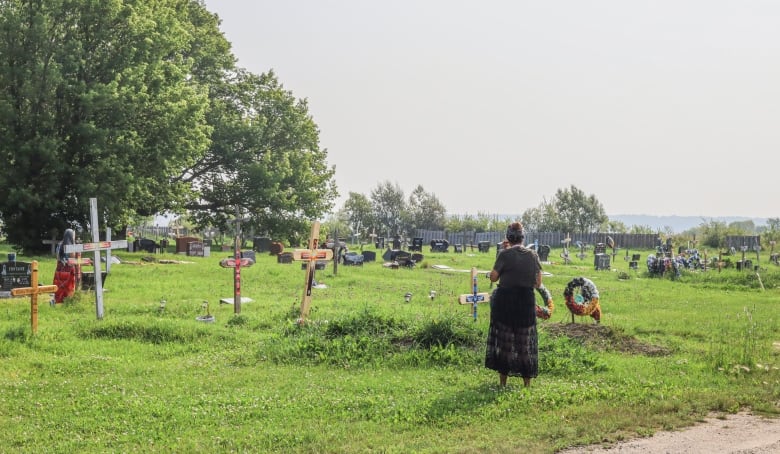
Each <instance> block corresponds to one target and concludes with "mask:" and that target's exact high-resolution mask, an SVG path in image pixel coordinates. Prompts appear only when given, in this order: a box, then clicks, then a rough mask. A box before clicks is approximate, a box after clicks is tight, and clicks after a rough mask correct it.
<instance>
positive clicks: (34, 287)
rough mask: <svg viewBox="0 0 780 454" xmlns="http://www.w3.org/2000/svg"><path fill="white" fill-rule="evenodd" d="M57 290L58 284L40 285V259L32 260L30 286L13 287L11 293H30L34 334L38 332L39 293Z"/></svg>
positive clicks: (31, 320) (18, 294)
mask: <svg viewBox="0 0 780 454" xmlns="http://www.w3.org/2000/svg"><path fill="white" fill-rule="evenodd" d="M56 291H57V286H56V285H38V261H36V260H33V261H32V276H31V277H30V286H29V287H20V288H15V289H11V295H13V296H24V295H30V326H31V328H32V332H33V334H35V333H37V332H38V295H39V294H41V293H52V292H56Z"/></svg>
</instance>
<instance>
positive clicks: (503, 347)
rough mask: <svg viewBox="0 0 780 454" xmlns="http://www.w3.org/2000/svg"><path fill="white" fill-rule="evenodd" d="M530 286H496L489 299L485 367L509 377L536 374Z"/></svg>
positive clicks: (534, 304) (535, 336)
mask: <svg viewBox="0 0 780 454" xmlns="http://www.w3.org/2000/svg"><path fill="white" fill-rule="evenodd" d="M535 298H536V297H535V295H534V289H533V288H531V287H522V288H501V287H499V288H497V289H496V291H495V292H494V293H493V297H492V300H491V302H490V306H491V308H490V330H489V331H488V338H487V351H486V353H485V367H487V368H488V369H492V370H495V371H497V372H499V373H501V374H505V375H509V376H512V377H526V378H534V377H536V376H537V375H538V373H539V344H538V338H537V335H536V299H535Z"/></svg>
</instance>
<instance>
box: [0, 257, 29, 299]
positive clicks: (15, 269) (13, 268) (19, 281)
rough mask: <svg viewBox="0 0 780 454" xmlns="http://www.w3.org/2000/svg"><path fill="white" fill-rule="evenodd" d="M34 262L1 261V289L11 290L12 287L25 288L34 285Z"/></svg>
mask: <svg viewBox="0 0 780 454" xmlns="http://www.w3.org/2000/svg"><path fill="white" fill-rule="evenodd" d="M30 276H32V264H30V263H27V262H17V261H14V262H5V263H0V290H2V291H4V292H10V291H11V289H15V288H24V287H29V286H30V285H32V283H31V281H30Z"/></svg>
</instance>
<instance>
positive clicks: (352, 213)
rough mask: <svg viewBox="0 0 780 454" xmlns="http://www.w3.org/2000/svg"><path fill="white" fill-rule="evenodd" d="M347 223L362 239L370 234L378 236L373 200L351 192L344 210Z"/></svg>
mask: <svg viewBox="0 0 780 454" xmlns="http://www.w3.org/2000/svg"><path fill="white" fill-rule="evenodd" d="M343 211H344V214H345V216H346V223H347V224H348V225H349V226H350V230H351V231H352V233H353V234H355V235H360V236H361V237H365V236H367V235H368V234H369V233H374V234H376V232H377V229H378V226H377V224H376V221H375V218H374V208H373V206H372V205H371V200H369V198H368V197H366V196H365V195H364V194H361V193H359V192H350V193H349V197H348V198H347V200H346V202H344V208H343Z"/></svg>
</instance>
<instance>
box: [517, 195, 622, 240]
mask: <svg viewBox="0 0 780 454" xmlns="http://www.w3.org/2000/svg"><path fill="white" fill-rule="evenodd" d="M522 221H523V225H524V226H525V227H526V228H527V229H528V230H535V231H537V232H545V231H546V232H568V233H592V232H597V231H598V230H599V228H600V227H601V226H603V225H606V223H607V222H608V221H609V217H608V216H607V215H606V213H605V211H604V207H603V206H602V205H601V202H599V201H598V199H597V198H596V196H595V195H592V194H591V195H586V194H585V193H584V192H583V191H582V190H581V189H579V188H577V187H576V186H574V185H572V186H571V187H569V188H567V189H558V190H557V191H556V192H555V197H553V199H552V200H551V201H549V202H548V201H546V200H545V201H542V203H541V204H540V205H539V206H538V207H536V208H529V209H528V210H526V211H525V212H524V213H523V216H522Z"/></svg>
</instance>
